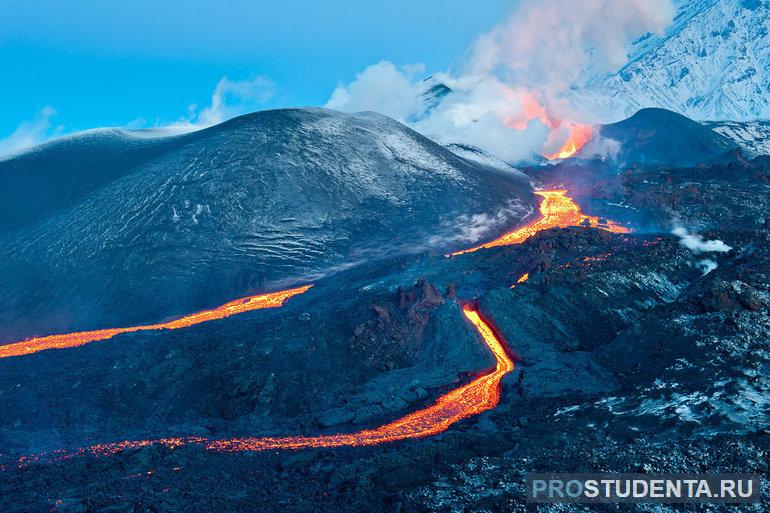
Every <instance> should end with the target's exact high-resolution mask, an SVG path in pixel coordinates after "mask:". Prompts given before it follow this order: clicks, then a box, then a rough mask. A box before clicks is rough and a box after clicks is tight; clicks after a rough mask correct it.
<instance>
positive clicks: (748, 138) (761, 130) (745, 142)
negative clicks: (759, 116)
mask: <svg viewBox="0 0 770 513" xmlns="http://www.w3.org/2000/svg"><path fill="white" fill-rule="evenodd" d="M704 125H706V126H707V127H709V128H711V129H712V130H714V131H715V132H719V133H720V134H722V135H724V136H725V137H727V138H729V139H732V140H733V141H735V143H736V144H738V146H740V147H741V149H742V150H743V152H744V153H745V154H746V156H748V157H751V158H753V157H756V156H758V155H770V121H708V122H705V123H704Z"/></svg>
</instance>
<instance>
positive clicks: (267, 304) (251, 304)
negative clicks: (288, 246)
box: [0, 285, 312, 358]
mask: <svg viewBox="0 0 770 513" xmlns="http://www.w3.org/2000/svg"><path fill="white" fill-rule="evenodd" d="M310 287H312V285H304V286H302V287H296V288H293V289H288V290H280V291H277V292H269V293H267V294H259V295H256V296H247V297H243V298H240V299H236V300H234V301H230V302H229V303H225V304H224V305H222V306H218V307H216V308H212V309H210V310H203V311H200V312H197V313H194V314H190V315H185V316H184V317H180V318H178V319H175V320H173V321H168V322H162V323H158V324H147V325H140V326H129V327H127V328H108V329H102V330H93V331H79V332H75V333H64V334H60V335H48V336H45V337H37V338H31V339H29V340H24V341H22V342H14V343H11V344H5V345H2V346H0V358H9V357H12V356H22V355H26V354H32V353H37V352H39V351H45V350H47V349H65V348H70V347H78V346H82V345H85V344H89V343H91V342H96V341H98V340H107V339H109V338H112V337H114V336H115V335H120V334H121V333H133V332H136V331H149V330H178V329H180V328H187V327H189V326H194V325H195V324H200V323H202V322H209V321H214V320H217V319H224V318H225V317H230V316H231V315H236V314H239V313H244V312H250V311H252V310H260V309H263V308H277V307H279V306H283V304H284V303H285V302H286V301H287V300H288V299H289V298H291V297H293V296H296V295H298V294H302V293H303V292H305V291H307V290H308V289H309V288H310Z"/></svg>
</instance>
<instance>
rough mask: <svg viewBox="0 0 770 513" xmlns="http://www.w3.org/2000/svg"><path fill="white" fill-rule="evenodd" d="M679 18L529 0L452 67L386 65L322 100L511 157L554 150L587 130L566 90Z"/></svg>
mask: <svg viewBox="0 0 770 513" xmlns="http://www.w3.org/2000/svg"><path fill="white" fill-rule="evenodd" d="M673 15H674V8H673V5H672V3H671V1H670V0H624V1H622V2H617V1H611V0H540V1H536V0H523V1H521V2H520V3H519V4H518V6H517V8H516V9H515V10H514V12H513V13H512V14H511V16H510V17H509V18H508V19H507V20H506V21H505V22H503V23H501V24H499V25H498V26H497V27H495V28H494V29H492V30H491V31H490V32H488V33H487V34H484V35H482V36H480V37H479V38H478V39H477V40H476V41H475V43H474V44H473V45H471V47H470V48H469V50H468V52H467V54H466V56H465V57H464V58H463V60H462V63H461V65H460V66H458V69H457V70H456V71H454V72H451V73H436V74H434V75H432V76H431V77H430V78H429V79H428V80H423V77H424V73H420V68H419V67H416V66H414V65H412V66H408V67H404V68H398V67H397V66H395V65H394V64H393V63H390V62H387V61H384V62H380V63H378V64H374V65H372V66H370V67H368V68H366V69H365V70H364V71H362V72H361V73H359V74H358V75H357V76H356V78H355V80H353V81H352V82H351V83H349V84H342V85H339V86H338V87H337V89H336V90H335V91H334V93H333V94H332V97H331V98H330V100H329V101H328V102H327V104H326V106H327V107H329V108H334V109H339V110H343V111H350V112H353V111H361V110H374V111H377V112H381V113H383V114H386V115H388V116H391V117H393V118H395V119H398V120H399V121H402V122H406V123H408V124H410V125H411V126H413V127H414V128H415V129H417V130H419V131H421V132H422V133H424V134H426V135H428V136H431V137H434V138H436V139H438V140H439V141H441V142H445V143H452V142H462V143H467V144H473V145H476V146H479V147H481V148H483V149H485V150H487V151H489V152H492V153H494V154H496V155H499V156H500V157H502V158H504V159H506V160H509V161H516V160H519V159H526V158H528V157H530V156H531V155H532V154H534V153H550V152H554V151H556V150H558V149H559V147H561V146H562V145H563V144H564V143H565V142H566V141H568V139H569V138H570V137H573V136H574V134H575V132H576V131H578V132H581V133H582V134H583V135H584V136H585V134H586V132H587V131H590V127H583V126H581V125H580V122H581V121H583V120H582V119H581V114H579V109H578V108H575V106H573V105H570V103H569V102H568V101H567V100H566V99H565V98H564V97H563V96H562V93H564V92H565V91H568V90H569V89H571V88H576V87H580V86H582V85H583V84H585V83H586V82H587V81H588V80H590V79H591V78H593V77H596V76H601V75H603V74H606V73H609V72H612V71H615V70H617V69H618V68H619V67H621V66H622V65H623V64H625V63H626V61H627V59H628V46H629V44H630V42H631V41H633V40H634V39H636V38H638V37H640V36H642V35H644V34H646V33H650V32H652V33H656V34H662V33H663V31H664V30H665V28H666V27H667V26H668V25H669V24H670V23H671V21H672V18H673ZM441 85H443V86H444V87H446V88H448V90H451V92H448V90H447V89H443V90H442V89H441V87H438V86H441ZM565 120H566V121H565ZM582 142H585V141H582Z"/></svg>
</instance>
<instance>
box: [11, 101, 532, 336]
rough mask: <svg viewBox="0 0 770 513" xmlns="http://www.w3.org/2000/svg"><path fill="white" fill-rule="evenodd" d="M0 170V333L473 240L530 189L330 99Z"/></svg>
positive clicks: (69, 150)
mask: <svg viewBox="0 0 770 513" xmlns="http://www.w3.org/2000/svg"><path fill="white" fill-rule="evenodd" d="M0 177H2V180H3V183H4V185H3V187H2V188H1V189H0V205H2V207H0V326H2V332H0V341H11V340H14V339H18V338H20V337H24V336H31V335H39V334H47V333H51V332H58V331H63V330H69V329H75V328H78V329H81V328H90V327H108V326H114V325H121V324H124V323H129V322H138V321H148V320H157V319H158V317H159V316H160V317H162V316H166V315H174V314H177V313H183V312H184V313H186V312H190V311H194V310H195V309H197V308H202V307H205V306H214V305H217V304H221V303H222V302H223V301H226V300H229V299H232V298H234V297H239V296H243V295H246V294H247V293H249V292H253V291H256V290H264V289H268V288H273V287H278V286H282V285H284V284H285V283H287V282H290V281H292V280H297V279H305V280H306V279H308V277H309V276H312V275H316V274H319V273H328V272H331V271H333V270H335V269H337V268H339V267H340V266H347V265H351V264H353V263H355V262H356V261H361V260H367V261H371V260H372V259H376V258H378V257H383V256H393V255H394V254H398V253H404V252H409V251H414V250H424V249H426V248H428V247H432V246H438V245H441V246H440V247H438V249H441V250H444V249H446V247H447V246H452V245H457V246H460V245H464V244H467V242H468V240H467V239H468V238H474V237H478V236H480V233H479V232H483V230H484V229H485V228H488V227H489V226H491V225H492V224H493V223H492V221H490V220H494V221H496V222H497V223H499V224H502V223H504V222H506V220H508V221H509V222H511V220H510V219H508V218H510V217H516V216H518V215H520V214H519V213H518V211H517V209H516V205H517V202H519V203H529V200H530V198H531V196H530V194H531V188H530V185H529V183H528V181H527V180H526V178H523V177H521V176H520V175H516V174H513V173H505V172H503V171H500V170H495V169H492V168H490V167H488V166H480V165H475V164H473V163H471V162H469V161H467V160H465V159H461V158H459V157H457V156H456V155H454V154H453V153H451V152H450V151H448V150H446V149H445V148H443V147H441V146H439V145H437V144H435V143H433V142H432V141H430V140H429V139H426V138H424V137H422V136H420V135H419V134H417V133H416V132H414V131H412V130H410V129H408V128H406V127H404V126H403V125H401V124H399V123H397V122H395V121H393V120H391V119H389V118H386V117H384V116H381V115H378V114H373V113H363V114H353V115H349V114H342V113H338V112H334V111H329V110H322V109H295V110H277V111H266V112H260V113H255V114H251V115H247V116H242V117H239V118H236V119H233V120H230V121H228V122H226V123H223V124H221V125H218V126H215V127H212V128H209V129H206V130H201V131H198V132H195V133H191V134H186V135H181V136H175V137H165V138H148V137H146V136H142V135H136V134H132V133H130V132H124V131H116V130H108V131H92V132H89V133H86V134H81V135H79V136H73V137H68V138H65V139H61V140H59V141H56V142H54V143H51V144H48V145H45V146H43V147H40V148H38V149H37V150H35V151H33V152H30V153H27V154H24V155H21V156H17V157H15V158H12V159H9V160H5V161H2V162H0ZM473 215H478V217H476V218H474V220H473V222H472V223H471V228H472V229H471V230H470V231H468V229H467V228H466V224H467V223H466V221H467V220H468V219H470V218H469V217H468V216H473ZM479 220H481V221H479ZM463 239H465V240H463ZM437 241H440V242H437Z"/></svg>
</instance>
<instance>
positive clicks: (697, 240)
mask: <svg viewBox="0 0 770 513" xmlns="http://www.w3.org/2000/svg"><path fill="white" fill-rule="evenodd" d="M671 233H673V234H674V235H676V236H677V237H679V243H680V244H681V245H682V246H684V247H686V248H687V249H689V250H690V251H692V252H693V253H727V252H728V251H730V250H731V249H733V248H732V247H730V246H728V245H727V244H725V243H724V242H722V241H721V240H718V239H715V240H705V239H704V238H703V236H701V235H698V234H697V233H690V232H688V231H687V229H686V228H684V227H682V226H675V227H674V229H673V230H671Z"/></svg>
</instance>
